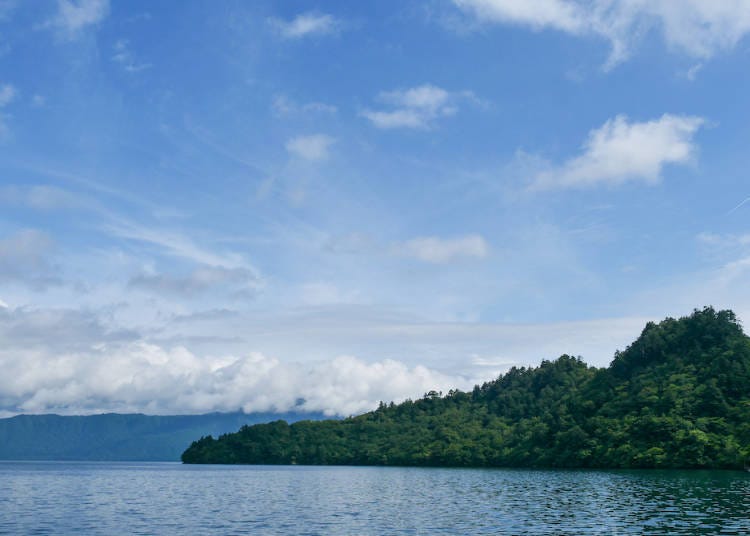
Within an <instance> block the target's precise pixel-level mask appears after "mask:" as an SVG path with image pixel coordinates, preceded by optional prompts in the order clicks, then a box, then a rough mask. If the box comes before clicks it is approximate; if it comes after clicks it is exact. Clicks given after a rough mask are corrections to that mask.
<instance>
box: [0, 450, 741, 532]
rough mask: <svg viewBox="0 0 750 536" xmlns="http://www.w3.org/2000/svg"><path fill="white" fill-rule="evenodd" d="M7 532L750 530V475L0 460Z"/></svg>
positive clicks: (2, 527)
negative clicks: (749, 514)
mask: <svg viewBox="0 0 750 536" xmlns="http://www.w3.org/2000/svg"><path fill="white" fill-rule="evenodd" d="M0 482H2V486H0V534H81V533H85V534H96V535H109V534H164V535H171V534H174V535H180V536H184V535H186V534H307V535H317V534H320V535H328V534H333V535H336V534H362V535H368V534H373V535H375V534H377V535H380V534H408V535H420V534H430V535H432V534H490V533H491V534H581V535H592V534H649V535H658V534H691V535H692V534H750V520H749V519H748V518H749V516H748V512H750V475H747V474H745V473H740V472H700V471H696V472H684V471H531V470H529V471H525V470H493V469H481V470H480V469H466V470H462V469H416V468H374V467H299V466H295V467H269V466H244V467H229V466H183V465H180V464H169V463H143V464H133V463H127V464H125V463H29V462H0Z"/></svg>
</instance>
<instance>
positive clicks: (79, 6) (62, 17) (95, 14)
mask: <svg viewBox="0 0 750 536" xmlns="http://www.w3.org/2000/svg"><path fill="white" fill-rule="evenodd" d="M57 8H58V9H57V15H56V17H55V18H54V19H53V20H51V21H50V22H48V23H47V26H52V27H54V28H57V29H58V30H59V31H60V32H61V33H62V35H63V36H65V37H66V38H68V39H74V38H76V37H77V36H78V35H79V34H80V33H81V31H82V30H84V29H85V28H86V27H88V26H93V25H96V24H99V23H100V22H101V21H102V20H104V18H105V17H106V16H107V14H108V13H109V0H57Z"/></svg>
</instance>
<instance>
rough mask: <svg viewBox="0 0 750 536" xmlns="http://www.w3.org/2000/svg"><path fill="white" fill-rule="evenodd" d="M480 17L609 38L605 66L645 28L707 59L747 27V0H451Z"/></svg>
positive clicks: (749, 17) (728, 45)
mask: <svg viewBox="0 0 750 536" xmlns="http://www.w3.org/2000/svg"><path fill="white" fill-rule="evenodd" d="M453 2H454V4H455V5H456V6H458V8H459V9H461V10H463V11H464V12H467V13H469V14H471V15H472V16H473V17H475V18H476V19H478V20H479V21H481V22H486V23H496V24H516V25H521V26H527V27H530V28H532V29H535V30H542V29H553V30H559V31H562V32H566V33H569V34H571V35H576V36H587V35H594V36H599V37H602V38H604V39H606V40H608V41H609V42H610V44H611V53H610V56H609V59H608V60H607V64H606V66H605V67H606V68H611V67H613V66H615V65H617V64H618V63H621V62H622V61H625V60H626V59H627V58H628V57H629V56H630V55H631V53H632V49H633V48H634V47H635V45H636V43H637V41H638V40H639V39H641V38H642V36H643V34H644V33H646V31H647V30H648V29H650V28H657V29H659V30H660V31H661V33H662V35H663V37H664V40H665V41H666V43H667V45H668V46H670V47H671V48H673V49H675V50H678V51H680V52H682V53H684V54H687V55H689V56H692V57H696V58H701V59H708V58H710V57H712V56H714V55H715V54H717V53H719V52H723V51H727V50H730V49H732V48H734V47H735V46H736V45H737V43H738V42H739V41H740V40H741V39H742V38H743V37H745V35H747V33H748V32H750V0H733V1H727V2H706V1H705V0H682V1H681V2H674V1H673V0H652V1H649V2H640V1H634V2H631V1H628V2H624V1H623V2H612V1H611V0H453Z"/></svg>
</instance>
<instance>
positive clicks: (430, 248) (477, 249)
mask: <svg viewBox="0 0 750 536" xmlns="http://www.w3.org/2000/svg"><path fill="white" fill-rule="evenodd" d="M394 252H395V253H396V254H398V255H403V256H406V257H412V258H415V259H418V260H420V261H424V262H430V263H436V264H441V263H446V262H451V261H454V260H457V259H461V258H475V259H482V258H484V257H486V256H487V254H488V253H489V246H488V245H487V242H486V241H485V240H484V238H482V237H481V236H479V235H467V236H462V237H459V238H437V237H434V236H430V237H421V238H414V239H412V240H409V241H407V242H403V243H401V244H397V245H396V246H395V247H394Z"/></svg>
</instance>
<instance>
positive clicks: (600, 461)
mask: <svg viewBox="0 0 750 536" xmlns="http://www.w3.org/2000/svg"><path fill="white" fill-rule="evenodd" d="M749 456H750V339H749V338H748V337H747V336H745V334H744V333H743V331H742V328H741V327H740V325H739V323H738V321H737V320H736V318H735V315H734V314H733V313H732V312H731V311H719V312H717V311H715V310H714V309H712V308H705V309H703V310H696V311H695V312H694V313H693V314H692V315H690V316H689V317H686V318H680V319H678V320H675V319H672V318H668V319H666V320H664V321H663V322H661V323H659V324H654V323H649V324H647V325H646V327H645V329H644V330H643V332H642V333H641V335H640V337H639V338H638V339H637V340H636V341H635V342H634V343H632V344H631V345H630V346H629V347H628V348H627V349H626V350H625V351H622V352H617V353H616V354H615V357H614V360H613V361H612V363H611V364H610V366H609V367H608V368H603V369H597V368H594V367H589V366H587V365H586V364H585V363H583V362H582V361H581V360H580V358H576V357H571V356H568V355H563V356H561V357H559V358H558V359H556V360H554V361H544V362H542V364H541V365H540V366H538V367H535V368H513V369H511V370H510V371H509V372H508V373H506V374H504V375H503V376H501V377H500V378H498V379H497V380H495V381H492V382H489V383H485V384H484V385H482V386H476V387H475V388H474V389H473V391H471V392H461V391H451V392H449V393H448V394H447V395H446V396H441V395H440V394H437V393H434V392H433V393H428V394H427V395H425V397H424V398H422V399H420V400H416V401H406V402H404V403H401V404H393V403H391V404H388V405H385V404H381V406H380V407H379V408H378V409H377V410H375V411H372V412H369V413H365V414H364V415H360V416H357V417H352V418H348V419H345V420H342V421H318V422H312V421H300V422H297V423H294V424H291V425H289V424H287V423H286V422H284V421H276V422H272V423H268V424H260V425H255V426H244V427H242V428H241V429H240V431H239V432H237V433H233V434H227V435H223V436H221V437H219V439H213V438H212V437H204V438H201V439H200V440H199V441H196V442H194V443H193V444H192V445H191V446H190V448H188V449H187V450H186V451H185V452H184V453H183V455H182V460H183V461H184V462H185V463H251V464H255V463H258V464H260V463H263V464H293V463H297V464H342V465H343V464H362V465H415V466H503V467H611V468H620V467H621V468H626V467H675V468H678V467H679V468H741V467H743V465H744V464H745V463H746V461H747V460H748V457H749Z"/></svg>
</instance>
